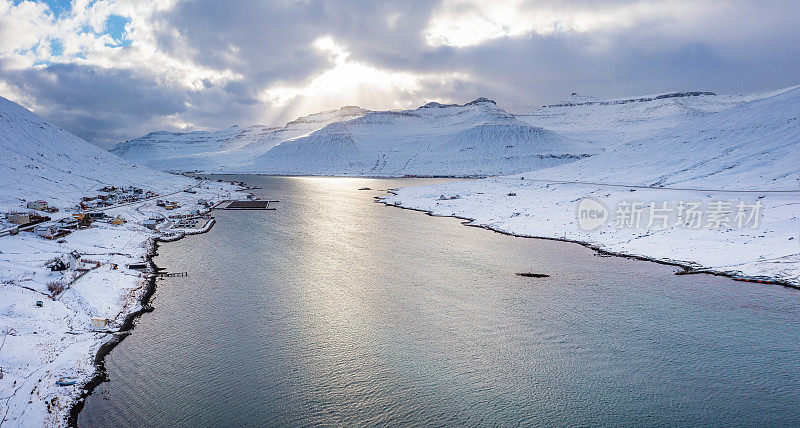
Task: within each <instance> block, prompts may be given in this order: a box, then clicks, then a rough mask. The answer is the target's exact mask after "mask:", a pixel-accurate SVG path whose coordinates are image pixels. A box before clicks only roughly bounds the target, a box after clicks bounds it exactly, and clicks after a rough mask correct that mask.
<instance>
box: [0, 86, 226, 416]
mask: <svg viewBox="0 0 800 428" xmlns="http://www.w3.org/2000/svg"><path fill="white" fill-rule="evenodd" d="M0 178H2V185H0V212H8V211H12V210H13V211H28V210H27V209H26V203H27V202H30V201H34V200H37V199H44V200H46V201H48V202H49V203H50V204H51V205H52V206H55V207H57V208H59V209H60V210H59V211H58V212H56V213H48V215H49V216H51V217H52V218H53V219H54V220H57V219H59V218H62V217H71V215H72V213H73V212H74V208H73V207H75V205H76V204H77V203H78V202H79V201H80V198H81V197H83V196H95V195H97V194H98V193H99V192H98V190H99V189H100V188H101V187H105V186H117V187H121V186H137V187H140V188H142V189H144V190H145V191H152V192H155V193H158V194H159V195H160V196H159V198H163V199H167V200H170V201H176V202H178V203H179V204H180V207H179V208H176V209H175V210H172V211H169V212H167V211H165V210H164V209H163V208H161V207H157V206H156V199H155V198H152V199H144V200H140V201H138V202H134V203H120V204H118V205H117V206H111V207H108V208H106V209H105V212H106V214H107V215H109V216H111V217H114V216H117V215H120V216H122V217H124V218H125V220H126V223H124V224H120V225H114V224H111V223H110V222H94V223H93V224H92V226H91V227H90V228H86V229H80V230H77V231H74V232H72V233H71V234H69V235H67V236H64V237H61V238H58V239H54V240H48V239H45V238H42V237H39V236H37V235H35V234H34V233H32V232H30V231H22V232H19V233H18V234H16V235H7V234H5V233H3V234H0V375H1V376H0V425H2V426H4V427H5V426H63V425H65V424H66V416H67V412H68V410H69V408H70V407H71V404H72V403H73V402H74V400H75V399H76V398H77V397H79V395H80V390H81V388H82V387H83V385H84V384H85V383H86V382H87V381H88V380H89V379H90V378H91V377H92V376H93V374H94V373H95V367H94V359H95V355H96V354H97V352H98V350H99V349H100V346H101V345H102V344H103V343H105V342H107V341H109V340H111V339H112V338H113V337H114V333H113V332H114V331H116V330H118V329H119V327H120V325H121V324H122V323H123V321H124V320H125V318H126V316H127V315H128V314H130V313H132V312H135V311H137V310H139V309H140V301H141V297H142V295H143V293H144V292H145V288H146V284H147V281H146V279H145V278H144V276H143V274H142V273H140V272H138V271H136V270H132V269H128V268H127V267H126V265H127V264H129V263H136V262H142V261H143V260H144V259H145V257H146V256H147V254H148V253H149V252H150V251H151V250H152V248H153V238H154V237H155V236H158V235H162V234H166V233H170V231H166V230H164V229H171V228H172V226H174V225H175V224H174V222H173V221H170V220H167V221H164V222H162V223H160V225H159V229H160V230H156V231H152V230H149V229H146V228H145V227H144V226H142V222H143V221H144V220H145V219H147V218H150V217H165V216H166V215H167V214H169V215H177V214H185V213H188V212H190V211H193V210H195V209H197V207H198V204H197V201H198V199H200V198H203V199H207V200H215V199H216V200H218V199H220V198H224V197H228V196H233V195H236V192H237V188H236V187H234V186H231V185H229V184H225V183H217V182H198V181H197V180H195V179H191V178H186V177H181V176H175V175H171V174H166V173H162V172H157V171H154V170H151V169H149V168H146V167H142V166H137V165H134V164H132V163H130V162H128V161H124V160H123V159H121V158H119V157H117V156H115V155H112V154H110V153H108V152H106V151H104V150H101V149H99V148H97V147H95V146H93V145H90V144H89V143H86V142H85V141H83V140H81V139H80V138H78V137H75V136H74V135H71V134H69V133H67V132H66V131H64V130H62V129H60V128H58V127H57V126H54V125H52V124H50V123H48V122H46V121H44V120H43V119H41V118H39V117H38V116H36V115H35V114H33V113H31V112H29V111H27V110H25V109H23V108H22V107H20V106H18V105H16V104H14V103H11V102H9V101H7V100H5V99H2V98H0ZM190 187H191V188H192V189H193V191H194V192H195V193H186V192H183V191H182V190H183V189H187V188H190ZM10 227H12V225H10V224H8V223H7V222H3V221H0V230H6V229H8V228H10ZM72 255H74V256H75V257H73V256H72ZM56 258H60V259H63V260H66V261H68V262H69V264H70V267H69V268H68V269H66V270H63V271H59V272H51V270H50V269H48V268H47V267H46V265H47V264H48V262H50V261H52V260H53V259H56ZM114 266H116V268H114ZM61 288H63V291H59V290H60V289H61ZM37 301H41V302H42V304H41V306H39V305H37ZM92 318H96V319H108V320H109V325H107V326H102V327H101V328H99V329H98V328H95V327H93V326H92V325H90V322H91V319H92ZM98 330H100V331H98ZM61 378H69V379H73V380H75V381H76V383H75V385H72V386H58V385H56V381H57V380H59V379H61Z"/></svg>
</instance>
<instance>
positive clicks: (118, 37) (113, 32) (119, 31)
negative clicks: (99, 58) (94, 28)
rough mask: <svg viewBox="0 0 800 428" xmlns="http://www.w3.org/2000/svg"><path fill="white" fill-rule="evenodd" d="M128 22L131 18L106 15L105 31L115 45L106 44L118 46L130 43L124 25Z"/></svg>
mask: <svg viewBox="0 0 800 428" xmlns="http://www.w3.org/2000/svg"><path fill="white" fill-rule="evenodd" d="M129 22H131V19H130V18H127V17H124V16H120V15H109V16H108V18H107V19H106V27H105V33H106V34H108V35H109V36H111V38H112V39H114V41H115V42H117V43H116V44H115V45H107V46H113V47H119V46H127V45H129V44H131V41H130V40H128V39H127V37H126V33H125V26H126V25H128V23H129Z"/></svg>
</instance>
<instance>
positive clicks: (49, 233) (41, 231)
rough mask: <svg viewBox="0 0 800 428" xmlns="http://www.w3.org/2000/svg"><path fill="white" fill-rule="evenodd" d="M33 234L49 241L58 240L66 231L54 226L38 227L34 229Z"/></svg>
mask: <svg viewBox="0 0 800 428" xmlns="http://www.w3.org/2000/svg"><path fill="white" fill-rule="evenodd" d="M33 232H34V233H35V234H37V235H38V236H41V237H42V238H47V239H53V238H57V237H59V236H60V235H62V234H64V231H63V230H62V229H61V228H59V227H58V226H56V225H53V224H47V225H41V226H36V227H35V228H34V229H33Z"/></svg>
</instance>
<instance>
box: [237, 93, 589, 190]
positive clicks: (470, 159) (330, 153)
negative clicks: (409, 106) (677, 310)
mask: <svg viewBox="0 0 800 428" xmlns="http://www.w3.org/2000/svg"><path fill="white" fill-rule="evenodd" d="M596 152H597V149H596V148H594V147H592V146H591V145H588V144H584V143H582V142H580V141H576V140H571V139H569V138H565V137H563V136H561V135H559V134H557V133H555V132H553V131H549V130H546V129H542V128H538V127H534V126H531V125H529V124H527V123H525V122H522V121H520V120H519V119H517V118H516V117H515V116H514V115H511V114H509V113H507V112H505V111H504V110H503V109H501V108H500V107H498V106H497V105H496V104H495V102H494V101H492V100H488V99H486V98H479V99H477V100H475V101H472V102H469V103H467V104H464V105H455V104H449V105H443V104H438V103H429V104H426V105H424V106H422V107H419V108H417V109H413V110H402V111H376V112H371V113H367V114H365V115H364V116H362V117H359V118H356V119H352V120H349V121H344V122H338V123H333V124H331V125H328V126H326V127H324V128H322V129H320V130H319V131H316V132H314V133H312V134H310V135H308V136H305V137H302V138H296V139H294V140H290V141H284V142H283V143H281V144H279V145H277V146H275V147H274V148H273V149H271V150H270V151H269V152H267V153H266V154H264V155H263V156H260V157H258V158H257V159H256V160H255V163H254V165H253V170H252V171H253V172H262V173H269V174H313V175H370V176H387V175H389V176H397V175H458V176H480V175H498V174H511V173H515V172H521V171H528V170H531V169H539V168H546V167H550V166H555V165H561V164H564V163H567V162H573V161H575V160H577V159H580V158H583V157H586V156H590V155H591V154H594V153H596Z"/></svg>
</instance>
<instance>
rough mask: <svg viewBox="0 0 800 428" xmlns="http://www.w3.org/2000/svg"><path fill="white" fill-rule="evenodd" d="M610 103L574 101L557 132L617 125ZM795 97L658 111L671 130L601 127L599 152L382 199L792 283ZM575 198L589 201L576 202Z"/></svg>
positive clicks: (796, 261)
mask: <svg viewBox="0 0 800 428" xmlns="http://www.w3.org/2000/svg"><path fill="white" fill-rule="evenodd" d="M619 106H620V104H613V103H610V104H606V105H599V104H591V105H584V106H581V107H582V108H584V107H585V108H589V107H591V108H593V109H594V111H593V112H592V114H591V115H589V116H586V118H584V120H583V121H581V120H576V121H575V122H574V125H573V126H572V127H570V126H569V121H568V120H563V125H562V126H563V127H564V128H565V129H564V131H569V132H570V133H572V134H573V135H577V134H581V133H586V132H587V131H586V128H589V127H592V126H596V127H600V125H599V124H601V123H603V122H605V123H608V124H610V126H608V128H609V129H611V130H612V131H614V130H615V129H616V131H614V132H620V131H619V129H620V127H619V125H618V123H619V122H620V117H621V116H623V115H621V114H620V110H619ZM798 106H800V87H794V88H789V89H787V90H783V91H776V92H774V93H770V94H763V95H760V96H751V97H739V98H738V100H737V101H736V102H732V103H730V104H729V105H728V107H727V108H721V107H720V106H716V107H714V108H713V109H709V110H707V111H704V112H699V113H694V114H685V115H681V116H683V117H676V116H675V115H670V117H669V118H668V121H677V122H678V123H677V125H674V126H672V127H666V128H664V127H663V126H662V125H661V124H663V123H664V121H663V120H658V121H657V125H656V126H653V127H652V128H647V127H646V126H644V125H643V124H638V125H637V126H638V127H637V128H636V129H635V130H634V131H632V134H633V135H635V138H625V139H620V140H619V141H621V142H620V143H619V144H616V145H613V144H611V141H612V140H614V137H613V135H614V132H611V131H609V132H608V133H607V134H605V135H606V138H607V140H608V141H607V142H606V146H607V150H605V151H604V152H603V153H600V154H598V155H596V156H592V157H590V158H587V159H582V160H579V161H577V162H573V163H570V164H568V165H564V166H560V167H555V168H548V169H541V170H537V171H532V172H527V173H524V174H518V175H514V176H508V177H495V178H487V179H483V180H474V181H463V182H455V183H449V184H443V185H435V186H424V187H416V188H403V189H399V190H398V192H397V194H396V195H393V196H390V197H388V198H386V199H385V201H386V202H387V203H390V204H397V205H401V206H404V207H409V208H414V209H421V210H426V211H431V212H433V213H435V214H439V215H453V216H458V217H464V218H469V219H474V223H475V224H479V225H485V226H488V227H490V228H492V229H495V230H498V231H503V232H508V233H513V234H517V235H524V236H537V237H548V238H558V239H567V240H574V241H580V242H586V243H590V244H592V245H594V246H597V247H599V248H602V249H605V250H609V251H612V252H616V253H621V254H630V255H640V256H645V257H649V258H653V259H659V260H664V261H675V262H680V263H683V264H687V265H692V266H695V267H698V268H699V267H702V268H706V269H711V270H714V271H719V272H726V273H731V274H738V275H744V276H754V277H757V276H765V277H769V278H774V279H780V280H782V281H786V282H790V283H792V284H795V285H800V236H798V224H800V222H798V220H800V191H798V190H800V181H798V180H800V171H798V168H800V167H799V166H798V165H800V164H798V160H799V159H800V123H798V122H799V121H800V119H799V117H800V108H798ZM558 108H560V109H563V108H565V107H558ZM626 115H627V114H626ZM529 120H533V119H529ZM540 120H544V119H540ZM549 120H552V119H549ZM643 121H644V120H643ZM552 181H560V182H561V183H554V182H552ZM627 185H630V186H627ZM686 189H702V190H686ZM771 191H775V192H771ZM587 198H588V199H591V200H593V201H594V202H583V205H581V203H582V202H581V201H582V200H584V199H587ZM595 202H596V203H595ZM698 204H699V205H698ZM579 206H580V207H581V208H582V210H580V214H579ZM651 206H652V209H653V211H651ZM690 208H692V209H691V210H690ZM591 209H594V211H595V214H596V215H597V216H599V218H601V219H602V220H604V221H602V220H601V221H600V222H599V223H600V224H596V226H598V227H596V228H594V229H592V230H586V229H588V227H587V225H586V224H583V223H581V221H579V217H578V216H579V215H584V216H585V217H584V221H588V222H590V223H591V218H590V216H591V215H592V213H591V212H590V210H591ZM634 212H636V213H637V215H638V217H636V218H634V216H633V214H632V213H634ZM602 213H605V217H603V216H601V214H602ZM651 214H653V215H651ZM651 219H654V220H655V221H652V222H651V221H650V220H651ZM637 223H638V224H637ZM582 225H583V227H581V226H582ZM593 225H594V224H589V225H588V226H593ZM542 269H546V267H542Z"/></svg>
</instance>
